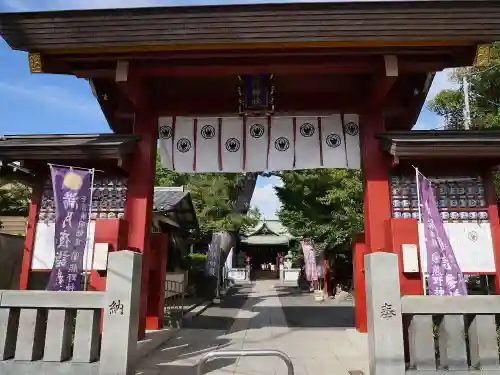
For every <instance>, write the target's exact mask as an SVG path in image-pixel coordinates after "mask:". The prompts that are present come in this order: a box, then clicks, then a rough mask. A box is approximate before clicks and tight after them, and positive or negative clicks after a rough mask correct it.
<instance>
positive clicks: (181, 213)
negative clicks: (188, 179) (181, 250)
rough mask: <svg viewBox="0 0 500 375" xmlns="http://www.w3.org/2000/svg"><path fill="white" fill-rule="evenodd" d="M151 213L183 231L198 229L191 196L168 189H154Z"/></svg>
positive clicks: (177, 190) (185, 192)
mask: <svg viewBox="0 0 500 375" xmlns="http://www.w3.org/2000/svg"><path fill="white" fill-rule="evenodd" d="M153 211H154V212H157V213H161V214H163V215H164V216H166V217H168V218H170V219H171V220H173V221H174V222H176V223H178V224H179V225H180V226H181V227H182V228H183V229H196V228H198V221H197V219H196V212H195V209H194V205H193V201H192V199H191V194H189V192H187V191H183V190H179V189H172V188H168V187H155V189H154V203H153Z"/></svg>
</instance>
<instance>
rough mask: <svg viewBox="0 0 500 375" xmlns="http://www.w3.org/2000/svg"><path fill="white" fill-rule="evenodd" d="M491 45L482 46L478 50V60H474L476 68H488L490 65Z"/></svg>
mask: <svg viewBox="0 0 500 375" xmlns="http://www.w3.org/2000/svg"><path fill="white" fill-rule="evenodd" d="M490 50H491V45H490V44H480V45H478V46H477V49H476V58H475V59H474V66H487V65H489V64H490Z"/></svg>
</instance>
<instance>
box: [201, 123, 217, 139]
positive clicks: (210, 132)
mask: <svg viewBox="0 0 500 375" xmlns="http://www.w3.org/2000/svg"><path fill="white" fill-rule="evenodd" d="M201 136H202V137H203V138H205V139H212V138H213V137H215V128H214V127H213V126H212V125H203V127H202V128H201Z"/></svg>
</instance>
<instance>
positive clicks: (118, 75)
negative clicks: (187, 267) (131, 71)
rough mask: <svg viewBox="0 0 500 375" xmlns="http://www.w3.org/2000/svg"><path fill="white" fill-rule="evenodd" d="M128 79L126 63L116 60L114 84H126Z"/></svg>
mask: <svg viewBox="0 0 500 375" xmlns="http://www.w3.org/2000/svg"><path fill="white" fill-rule="evenodd" d="M127 79H128V61H127V60H118V61H117V62H116V72H115V82H120V83H121V82H127Z"/></svg>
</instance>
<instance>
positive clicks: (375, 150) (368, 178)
mask: <svg viewBox="0 0 500 375" xmlns="http://www.w3.org/2000/svg"><path fill="white" fill-rule="evenodd" d="M360 123H361V159H362V170H363V178H364V212H365V243H366V246H367V251H368V252H375V251H383V250H386V246H387V243H386V238H385V233H386V222H387V221H388V220H390V219H391V199H390V194H389V169H390V166H391V159H390V157H389V156H388V155H387V154H386V153H385V152H383V151H382V148H381V147H380V142H379V140H378V139H377V137H376V136H377V134H378V133H381V132H383V131H384V119H383V116H382V113H381V112H367V113H365V114H363V115H362V116H361V118H360Z"/></svg>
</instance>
